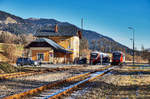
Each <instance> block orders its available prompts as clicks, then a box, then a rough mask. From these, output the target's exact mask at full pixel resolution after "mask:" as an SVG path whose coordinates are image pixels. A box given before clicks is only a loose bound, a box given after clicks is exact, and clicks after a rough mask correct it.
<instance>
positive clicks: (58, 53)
mask: <svg viewBox="0 0 150 99" xmlns="http://www.w3.org/2000/svg"><path fill="white" fill-rule="evenodd" d="M35 36H36V37H37V40H35V41H32V42H31V43H30V44H28V45H27V46H26V49H28V51H29V53H28V57H30V58H31V59H32V60H40V61H42V62H46V63H55V64H56V63H73V62H74V60H75V59H76V58H78V57H79V45H80V38H81V32H80V31H78V30H76V31H74V33H62V32H59V31H58V26H57V25H56V26H55V28H54V30H48V29H47V30H44V29H43V30H40V31H37V33H36V34H35Z"/></svg>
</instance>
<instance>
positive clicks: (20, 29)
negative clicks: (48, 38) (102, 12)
mask: <svg viewBox="0 0 150 99" xmlns="http://www.w3.org/2000/svg"><path fill="white" fill-rule="evenodd" d="M8 17H10V18H12V19H13V20H15V21H16V23H15V22H14V23H9V22H8V24H5V23H0V30H2V31H9V32H11V33H13V34H17V35H19V34H30V33H32V34H35V33H36V31H37V30H38V29H41V28H46V27H47V28H49V27H52V26H54V25H55V24H58V25H59V27H60V31H61V32H64V33H71V32H74V29H80V28H79V27H77V26H76V25H74V24H71V23H68V22H61V21H58V20H56V19H46V18H28V19H23V18H21V17H18V16H15V15H12V14H9V13H7V12H4V11H0V21H5V20H6V19H7V18H8ZM80 30H81V29H80ZM82 31H83V33H82V35H83V37H84V38H86V39H87V40H88V42H89V48H90V49H93V50H94V48H95V49H96V50H100V48H102V47H105V48H106V49H107V50H106V52H107V51H109V50H110V49H111V50H112V49H113V50H116V48H118V49H119V47H120V48H122V49H124V50H128V49H129V48H128V47H127V46H125V45H123V44H121V43H119V42H117V41H115V40H114V39H112V38H110V37H108V36H104V35H102V34H100V33H98V32H95V31H92V30H82ZM93 41H95V43H96V44H95V47H94V46H93V43H92V42H93ZM97 42H99V43H97ZM98 47H99V48H98ZM115 47H116V48H115ZM113 50H112V51H113ZM129 50H130V49H129Z"/></svg>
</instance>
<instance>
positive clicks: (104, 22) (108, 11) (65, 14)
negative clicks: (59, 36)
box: [0, 0, 150, 49]
mask: <svg viewBox="0 0 150 99" xmlns="http://www.w3.org/2000/svg"><path fill="white" fill-rule="evenodd" d="M0 10H2V11H6V12H9V13H12V14H14V15H17V16H20V17H22V18H29V17H35V18H50V19H51V18H53V19H56V20H59V21H63V22H70V23H72V24H75V25H77V26H78V27H80V20H81V18H83V19H84V29H88V30H93V31H96V32H98V33H100V34H103V35H105V36H109V37H111V38H113V39H114V40H116V41H118V42H120V43H122V44H124V45H126V46H128V47H130V48H132V41H131V40H130V38H132V31H131V30H129V29H128V27H129V26H131V27H133V28H135V47H136V48H137V49H140V48H141V45H142V44H143V45H144V47H145V48H150V44H149V42H150V0H0Z"/></svg>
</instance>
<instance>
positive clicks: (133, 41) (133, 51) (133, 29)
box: [128, 27, 135, 65]
mask: <svg viewBox="0 0 150 99" xmlns="http://www.w3.org/2000/svg"><path fill="white" fill-rule="evenodd" d="M128 29H130V30H132V31H133V39H132V40H133V65H134V64H135V62H134V61H135V60H134V56H135V55H134V51H135V47H134V45H135V44H134V43H135V41H134V40H135V36H134V33H135V29H134V28H132V27H128Z"/></svg>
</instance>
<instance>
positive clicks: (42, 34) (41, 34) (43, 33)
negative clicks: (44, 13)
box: [34, 30, 77, 37]
mask: <svg viewBox="0 0 150 99" xmlns="http://www.w3.org/2000/svg"><path fill="white" fill-rule="evenodd" d="M75 35H77V33H62V32H58V33H56V32H54V31H52V30H40V31H37V33H36V34H35V35H34V36H36V37H45V36H68V37H70V36H75Z"/></svg>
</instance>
